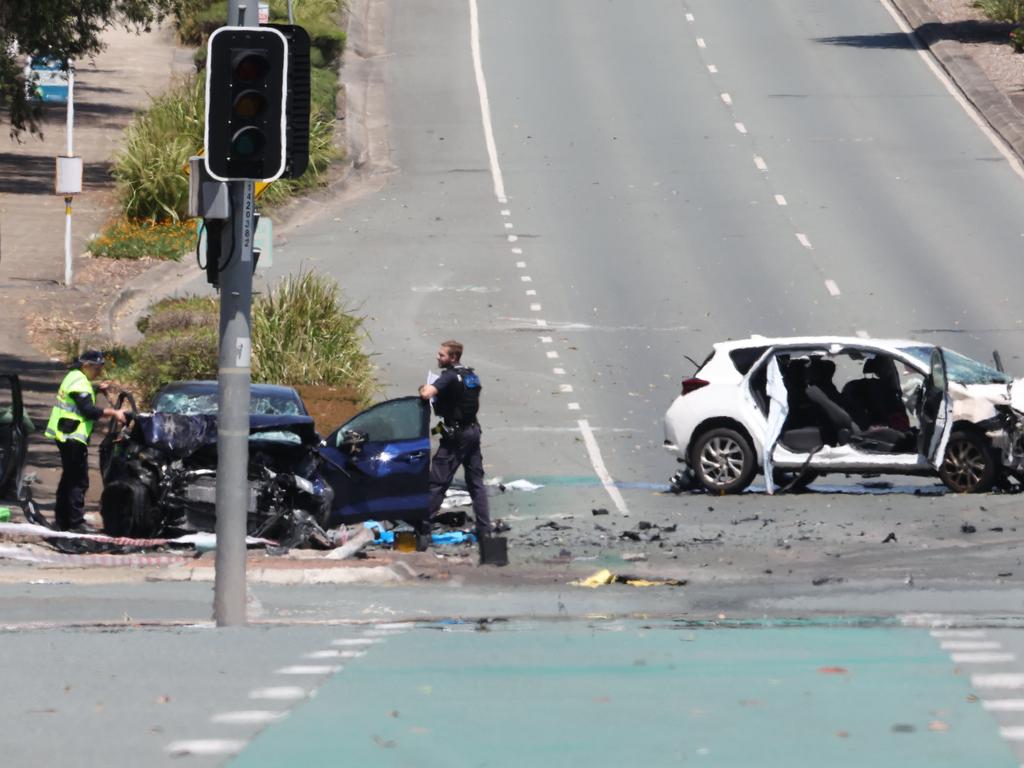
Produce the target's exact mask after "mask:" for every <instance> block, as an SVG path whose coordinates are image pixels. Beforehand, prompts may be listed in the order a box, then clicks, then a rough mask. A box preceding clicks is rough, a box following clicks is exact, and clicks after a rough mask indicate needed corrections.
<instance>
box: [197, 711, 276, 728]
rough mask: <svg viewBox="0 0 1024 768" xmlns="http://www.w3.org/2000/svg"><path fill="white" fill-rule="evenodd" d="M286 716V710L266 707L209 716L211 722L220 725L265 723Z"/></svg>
mask: <svg viewBox="0 0 1024 768" xmlns="http://www.w3.org/2000/svg"><path fill="white" fill-rule="evenodd" d="M286 717H288V713H287V712H272V711H270V710H267V709H244V710H241V711H238V712H220V713H218V714H216V715H214V716H213V717H211V718H210V722H211V723H220V724H222V725H266V724H267V723H274V722H277V721H278V720H283V719H284V718H286Z"/></svg>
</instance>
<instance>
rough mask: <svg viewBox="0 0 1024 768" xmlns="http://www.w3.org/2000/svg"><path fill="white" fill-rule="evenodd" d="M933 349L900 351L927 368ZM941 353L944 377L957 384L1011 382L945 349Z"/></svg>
mask: <svg viewBox="0 0 1024 768" xmlns="http://www.w3.org/2000/svg"><path fill="white" fill-rule="evenodd" d="M934 349H935V347H931V346H920V347H901V348H900V351H901V352H905V353H906V354H908V355H910V356H911V357H913V358H915V359H917V360H920V361H921V362H922V363H923V364H924V366H925V368H927V367H929V366H930V365H931V360H932V352H933V351H934ZM942 353H943V356H944V357H945V358H946V376H947V377H948V378H949V380H950V381H955V382H956V383H957V384H1009V383H1010V382H1011V381H1013V377H1012V376H1010V375H1008V374H1005V373H1001V372H999V371H997V370H996V369H995V368H993V367H991V366H989V365H985V364H984V363H979V362H978V361H977V360H972V359H971V358H969V357H967V356H966V355H961V354H960V353H959V352H954V351H953V350H951V349H948V348H947V347H943V348H942Z"/></svg>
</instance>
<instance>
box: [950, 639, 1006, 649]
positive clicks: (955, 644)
mask: <svg viewBox="0 0 1024 768" xmlns="http://www.w3.org/2000/svg"><path fill="white" fill-rule="evenodd" d="M939 647H940V648H942V650H944V651H995V650H998V649H999V648H1002V643H1000V642H999V641H997V640H946V641H944V642H942V643H939Z"/></svg>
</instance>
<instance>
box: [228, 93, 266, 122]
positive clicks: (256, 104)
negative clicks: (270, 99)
mask: <svg viewBox="0 0 1024 768" xmlns="http://www.w3.org/2000/svg"><path fill="white" fill-rule="evenodd" d="M266 108H267V100H266V98H265V97H264V96H263V94H262V93H260V92H259V91H243V92H242V93H240V94H238V98H236V99H235V104H234V107H233V111H234V113H235V116H236V117H238V118H241V119H242V120H252V119H253V118H254V117H256V116H257V115H259V114H260V113H261V112H263V111H265V110H266Z"/></svg>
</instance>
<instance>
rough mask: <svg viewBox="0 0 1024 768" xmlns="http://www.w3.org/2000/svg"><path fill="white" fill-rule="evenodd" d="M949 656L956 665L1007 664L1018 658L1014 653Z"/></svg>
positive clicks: (986, 652) (953, 654) (979, 652)
mask: <svg viewBox="0 0 1024 768" xmlns="http://www.w3.org/2000/svg"><path fill="white" fill-rule="evenodd" d="M949 656H950V658H951V659H953V663H954V664H1006V663H1008V662H1011V661H1013V660H1014V659H1016V658H1017V657H1016V656H1014V655H1013V654H1012V653H1005V652H1003V653H995V652H993V651H978V652H973V653H951V654H949Z"/></svg>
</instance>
